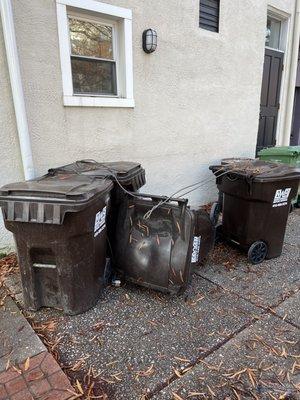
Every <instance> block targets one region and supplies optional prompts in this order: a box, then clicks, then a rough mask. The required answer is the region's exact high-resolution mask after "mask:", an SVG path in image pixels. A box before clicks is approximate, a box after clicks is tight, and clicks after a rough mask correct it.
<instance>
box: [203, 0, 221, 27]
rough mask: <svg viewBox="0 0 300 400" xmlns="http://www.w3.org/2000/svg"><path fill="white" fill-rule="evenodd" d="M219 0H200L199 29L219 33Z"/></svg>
mask: <svg viewBox="0 0 300 400" xmlns="http://www.w3.org/2000/svg"><path fill="white" fill-rule="evenodd" d="M219 14H220V0H200V17H199V26H200V28H203V29H206V30H208V31H212V32H219Z"/></svg>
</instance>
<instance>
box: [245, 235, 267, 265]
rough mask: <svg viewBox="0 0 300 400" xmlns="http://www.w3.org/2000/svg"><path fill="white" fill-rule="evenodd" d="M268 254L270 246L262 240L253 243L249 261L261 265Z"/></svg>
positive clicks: (249, 252)
mask: <svg viewBox="0 0 300 400" xmlns="http://www.w3.org/2000/svg"><path fill="white" fill-rule="evenodd" d="M267 254H268V246H267V245H266V243H265V242H262V241H261V240H259V241H257V242H254V243H252V245H251V246H250V248H249V250H248V260H249V261H250V262H251V263H252V264H260V263H261V262H263V261H264V259H265V258H266V256H267Z"/></svg>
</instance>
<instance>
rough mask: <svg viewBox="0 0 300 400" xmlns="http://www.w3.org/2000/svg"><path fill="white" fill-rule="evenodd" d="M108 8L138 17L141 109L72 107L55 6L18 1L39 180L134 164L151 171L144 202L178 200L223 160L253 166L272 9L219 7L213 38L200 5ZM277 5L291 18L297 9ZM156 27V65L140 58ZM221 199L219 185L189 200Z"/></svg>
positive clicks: (243, 4)
mask: <svg viewBox="0 0 300 400" xmlns="http://www.w3.org/2000/svg"><path fill="white" fill-rule="evenodd" d="M106 2H107V3H111V4H114V5H117V6H122V7H127V8H130V9H132V11H133V57H134V97H135V103H136V106H135V108H134V109H117V108H111V109H109V108H87V107H83V108H79V107H75V108H72V107H64V106H63V102H62V81H61V71H60V60H59V50H58V36H57V20H56V8H55V1H54V0H42V1H41V0H31V1H30V2H29V1H27V0H13V6H14V14H15V24H16V33H17V41H18V47H19V55H20V59H21V70H22V75H23V82H24V90H25V96H26V104H27V110H28V118H29V125H30V131H31V135H32V144H33V152H34V161H35V166H36V169H37V172H38V173H39V174H41V173H44V172H45V171H46V170H47V169H48V168H49V167H51V166H56V165H60V164H63V163H67V162H70V161H73V160H75V159H82V158H94V159H97V160H104V161H105V160H121V159H124V160H133V161H139V162H141V163H142V164H143V166H144V167H145V168H146V172H147V181H148V183H147V187H145V188H143V191H144V192H152V193H157V194H171V193H172V192H174V191H175V190H177V189H178V188H180V187H182V186H186V185H189V184H191V183H194V182H196V181H199V180H202V179H204V178H207V177H210V176H211V173H210V172H209V171H208V166H209V164H211V163H213V162H216V161H218V160H219V159H220V158H223V157H230V156H254V151H255V145H256V137H257V127H258V115H259V99H260V88H261V79H262V66H263V56H264V34H265V24H266V14H267V5H266V4H267V3H266V2H265V1H262V0H234V1H224V0H223V1H221V6H222V8H221V20H220V33H219V34H215V33H211V32H208V31H205V30H202V29H200V28H199V26H198V13H199V0H189V1H186V0H170V1H166V0H157V1H150V0H145V1H143V2H141V1H140V0H106ZM272 3H274V6H278V7H279V8H284V10H285V11H288V12H291V13H292V12H293V7H294V6H293V5H294V0H284V1H283V0H274V1H273V2H272ZM148 27H152V28H154V29H156V30H157V32H158V48H157V51H156V52H155V53H153V54H151V55H146V54H145V53H144V52H143V51H142V48H141V37H142V32H143V30H144V29H145V28H148ZM0 54H1V52H0ZM0 117H1V116H0ZM1 165H2V164H1ZM7 165H8V164H7V163H4V164H3V166H4V168H5V169H7ZM11 178H13V177H12V176H11ZM215 196H216V192H215V187H214V180H213V178H212V179H211V181H210V183H209V185H207V186H205V187H203V189H199V190H198V191H197V192H194V193H193V194H191V195H190V200H191V204H192V205H193V206H196V205H199V204H201V203H205V202H208V201H210V200H213V199H214V198H215Z"/></svg>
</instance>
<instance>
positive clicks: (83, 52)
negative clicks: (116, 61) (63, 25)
mask: <svg viewBox="0 0 300 400" xmlns="http://www.w3.org/2000/svg"><path fill="white" fill-rule="evenodd" d="M69 30H70V40H71V52H72V55H77V56H85V57H97V58H105V59H112V58H113V44H112V41H113V37H112V35H113V33H112V27H111V26H106V25H101V24H97V23H94V22H89V21H82V20H79V19H75V18H69Z"/></svg>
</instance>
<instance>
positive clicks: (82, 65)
mask: <svg viewBox="0 0 300 400" xmlns="http://www.w3.org/2000/svg"><path fill="white" fill-rule="evenodd" d="M71 63H72V75H73V90H74V93H77V94H78V93H86V94H110V95H116V94H117V84H116V65H115V62H112V61H97V60H84V59H81V58H76V57H72V58H71Z"/></svg>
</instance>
